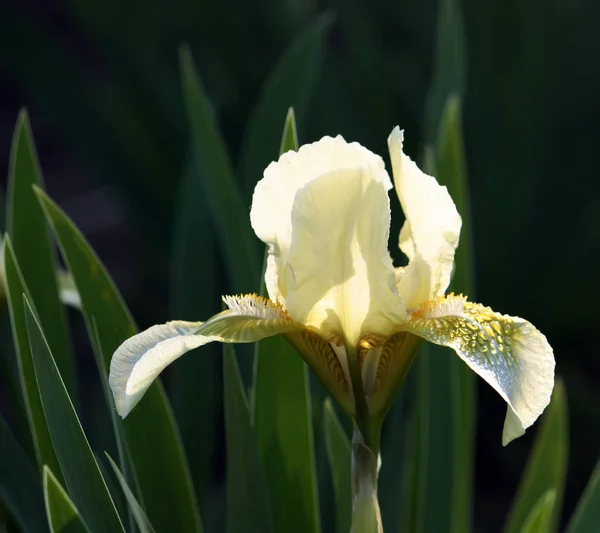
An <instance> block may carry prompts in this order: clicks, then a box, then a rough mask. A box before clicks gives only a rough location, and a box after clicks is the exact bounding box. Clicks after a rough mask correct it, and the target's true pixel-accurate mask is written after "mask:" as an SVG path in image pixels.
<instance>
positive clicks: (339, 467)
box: [323, 398, 352, 533]
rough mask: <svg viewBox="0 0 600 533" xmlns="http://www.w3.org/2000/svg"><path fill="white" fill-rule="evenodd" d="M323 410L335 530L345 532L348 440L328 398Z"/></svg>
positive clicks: (348, 522) (349, 510)
mask: <svg viewBox="0 0 600 533" xmlns="http://www.w3.org/2000/svg"><path fill="white" fill-rule="evenodd" d="M323 411H324V421H323V424H324V428H325V445H326V447H327V457H328V459H329V467H330V469H331V478H332V480H333V490H334V496H335V516H336V531H337V532H338V533H347V532H348V531H350V525H351V520H352V491H351V487H352V477H351V471H350V465H351V462H352V454H351V448H350V440H349V439H348V435H346V432H345V431H344V428H343V427H342V424H341V423H340V421H339V419H338V417H337V415H336V414H335V407H334V406H333V403H332V402H331V400H330V399H329V398H327V399H326V400H325V404H324V406H323Z"/></svg>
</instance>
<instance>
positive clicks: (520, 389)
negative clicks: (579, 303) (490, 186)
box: [403, 295, 554, 445]
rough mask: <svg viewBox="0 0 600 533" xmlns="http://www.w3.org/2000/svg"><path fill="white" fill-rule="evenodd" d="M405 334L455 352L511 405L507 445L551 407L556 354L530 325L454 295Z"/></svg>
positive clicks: (425, 310)
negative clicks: (410, 333)
mask: <svg viewBox="0 0 600 533" xmlns="http://www.w3.org/2000/svg"><path fill="white" fill-rule="evenodd" d="M403 329H405V330H407V331H410V332H412V333H414V334H415V335H419V336H420V337H422V338H424V339H425V340H428V341H430V342H433V343H435V344H440V345H442V346H449V347H450V348H453V349H454V350H455V351H456V353H457V354H458V355H459V356H460V357H461V359H462V360H463V361H465V363H467V365H469V367H470V368H471V369H472V370H474V371H475V372H476V373H477V374H479V375H480V376H481V377H482V378H483V379H484V380H485V381H487V382H488V383H489V384H490V385H491V386H492V387H493V388H494V389H495V390H496V391H497V392H498V393H499V394H500V396H502V398H503V399H504V400H505V401H506V402H507V403H508V410H507V415H506V420H505V423H504V431H503V434H502V443H503V444H504V445H506V444H508V443H509V442H510V441H511V440H513V439H515V438H517V437H519V436H521V435H522V434H523V433H524V432H525V429H527V428H528V427H529V426H531V425H532V424H533V423H534V422H535V420H536V419H537V417H538V416H539V415H540V414H541V413H542V411H543V410H544V409H545V408H546V406H547V405H548V403H549V402H550V396H551V394H552V389H553V387H554V354H553V352H552V348H551V347H550V345H549V344H548V341H547V340H546V337H545V336H544V335H543V334H542V333H540V332H539V331H538V330H537V329H536V328H535V327H533V326H532V325H531V324H530V323H529V322H527V321H526V320H523V319H522V318H518V317H511V316H507V315H501V314H499V313H495V312H494V311H492V310H491V309H490V308H489V307H484V306H482V305H480V304H474V303H471V302H467V301H466V298H464V297H463V296H454V295H449V296H447V297H440V298H438V299H436V300H434V301H432V302H428V303H426V304H424V305H422V306H421V308H420V309H419V310H418V311H416V312H415V313H413V316H412V319H411V320H410V322H409V323H408V324H406V325H405V326H403Z"/></svg>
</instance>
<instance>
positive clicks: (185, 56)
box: [179, 47, 260, 293]
mask: <svg viewBox="0 0 600 533" xmlns="http://www.w3.org/2000/svg"><path fill="white" fill-rule="evenodd" d="M179 64H180V70H181V80H182V85H183V95H184V99H185V103H186V107H187V115H188V121H189V128H190V133H191V137H192V141H193V148H194V150H195V151H196V154H197V157H198V161H199V162H200V165H201V168H202V175H203V178H204V179H203V185H204V190H205V194H206V197H207V200H208V202H207V203H208V206H209V208H210V210H211V214H212V219H213V221H214V224H215V226H216V228H217V233H218V236H219V240H220V245H221V247H222V249H223V253H224V255H225V259H226V261H225V262H226V265H227V268H228V272H229V276H230V279H231V283H232V288H233V291H234V292H237V293H243V292H250V291H251V290H252V289H253V288H254V287H256V284H257V282H258V274H259V270H258V269H259V268H260V258H259V255H258V247H257V245H256V237H255V236H254V234H253V233H252V230H251V229H250V221H249V217H248V207H247V206H246V205H245V202H244V200H243V198H242V194H241V192H240V189H239V186H238V184H237V183H236V181H235V176H234V172H233V167H232V165H231V161H230V160H229V156H228V154H227V150H226V148H225V143H224V142H223V139H222V138H221V134H220V132H219V130H218V127H217V125H216V123H215V120H214V118H213V116H212V112H211V106H210V102H209V100H208V97H207V96H206V93H205V91H204V87H203V86H202V82H201V81H200V77H199V76H198V73H197V72H196V67H195V65H194V61H193V59H192V55H191V53H190V51H189V49H188V48H187V47H183V48H181V50H180V53H179Z"/></svg>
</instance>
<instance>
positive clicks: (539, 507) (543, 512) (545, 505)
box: [521, 489, 556, 533]
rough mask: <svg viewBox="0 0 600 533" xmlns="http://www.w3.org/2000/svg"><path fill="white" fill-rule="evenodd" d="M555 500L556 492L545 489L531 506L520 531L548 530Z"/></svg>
mask: <svg viewBox="0 0 600 533" xmlns="http://www.w3.org/2000/svg"><path fill="white" fill-rule="evenodd" d="M555 502H556V493H555V492H554V491H553V490H551V489H550V490H547V491H546V492H544V494H542V496H540V499H539V500H538V501H537V503H536V504H535V505H534V506H533V508H532V509H531V511H530V512H529V515H528V516H527V520H525V523H524V524H523V527H522V528H521V533H547V532H548V531H550V525H551V520H552V511H553V509H554V503H555Z"/></svg>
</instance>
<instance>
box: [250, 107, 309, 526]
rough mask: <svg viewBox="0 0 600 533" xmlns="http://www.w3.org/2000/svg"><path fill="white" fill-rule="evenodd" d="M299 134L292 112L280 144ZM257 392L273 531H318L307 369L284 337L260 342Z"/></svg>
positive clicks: (258, 432) (258, 426)
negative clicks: (291, 421)
mask: <svg viewBox="0 0 600 533" xmlns="http://www.w3.org/2000/svg"><path fill="white" fill-rule="evenodd" d="M295 132H296V124H295V120H294V114H293V112H290V111H288V115H287V117H286V122H285V126H284V131H283V136H282V140H281V143H280V146H281V147H285V146H289V147H290V149H292V150H294V149H296V150H297V149H298V147H297V145H295V146H293V145H291V143H292V142H293V141H294V140H296V142H297V135H296V133H295ZM275 146H277V145H275ZM263 278H264V276H263ZM263 290H264V286H263ZM253 393H254V396H253V411H254V412H253V418H254V421H255V428H256V435H257V439H258V448H259V452H260V454H261V458H262V462H263V465H264V468H265V473H266V476H267V483H268V487H269V499H270V501H271V508H272V510H273V521H274V526H275V530H276V531H289V532H294V531H298V532H303V533H304V532H306V533H308V532H311V531H313V532H315V531H319V529H320V522H319V504H318V495H317V479H316V466H315V451H314V439H313V427H312V407H311V396H310V387H309V379H308V368H307V367H306V365H305V363H304V361H303V360H302V358H301V357H300V355H299V354H298V353H297V352H296V351H295V350H294V348H292V346H291V345H289V344H288V343H287V341H286V340H285V339H284V338H283V337H280V336H276V337H271V338H268V339H263V340H262V341H260V342H259V343H258V344H257V345H256V351H255V369H254V389H253ZM290 420H293V421H294V423H293V424H290Z"/></svg>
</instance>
